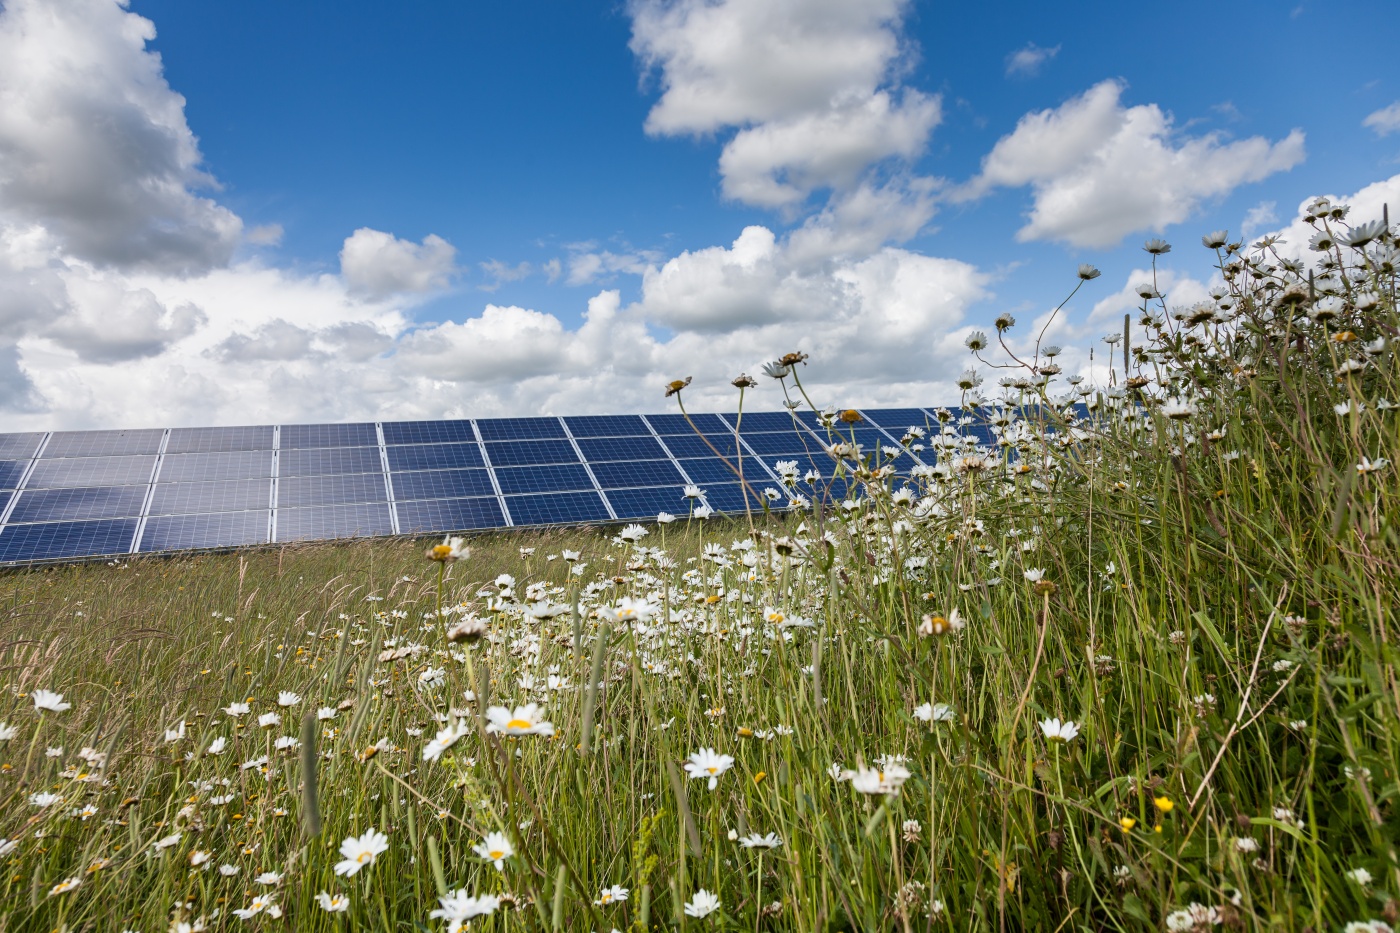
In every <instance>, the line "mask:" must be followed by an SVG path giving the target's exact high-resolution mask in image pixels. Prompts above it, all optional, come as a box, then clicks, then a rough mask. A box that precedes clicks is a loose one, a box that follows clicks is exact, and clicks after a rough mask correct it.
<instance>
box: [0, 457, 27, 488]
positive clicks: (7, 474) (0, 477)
mask: <svg viewBox="0 0 1400 933" xmlns="http://www.w3.org/2000/svg"><path fill="white" fill-rule="evenodd" d="M27 469H29V461H28V460H0V489H14V488H15V487H16V486H18V485H19V478H20V477H21V476H23V475H24V471H25V470H27Z"/></svg>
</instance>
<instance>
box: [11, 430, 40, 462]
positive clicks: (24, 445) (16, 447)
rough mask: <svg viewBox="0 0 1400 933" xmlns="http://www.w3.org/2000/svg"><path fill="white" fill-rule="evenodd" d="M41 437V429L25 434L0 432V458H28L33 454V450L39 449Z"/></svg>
mask: <svg viewBox="0 0 1400 933" xmlns="http://www.w3.org/2000/svg"><path fill="white" fill-rule="evenodd" d="M43 439H44V434H43V432H42V431H32V432H29V433H27V434H0V459H4V460H28V459H29V458H30V457H33V456H34V451H36V450H38V449H39V442H40V441H42V440H43Z"/></svg>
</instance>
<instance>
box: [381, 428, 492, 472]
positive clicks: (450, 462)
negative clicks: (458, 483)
mask: <svg viewBox="0 0 1400 933" xmlns="http://www.w3.org/2000/svg"><path fill="white" fill-rule="evenodd" d="M386 437H387V434H386ZM385 451H386V452H387V453H388V454H389V469H391V470H440V469H448V468H451V467H479V466H485V465H486V461H484V460H482V459H481V447H480V446H478V445H477V443H476V442H475V441H472V442H471V443H470V444H413V445H410V446H402V447H387V448H385Z"/></svg>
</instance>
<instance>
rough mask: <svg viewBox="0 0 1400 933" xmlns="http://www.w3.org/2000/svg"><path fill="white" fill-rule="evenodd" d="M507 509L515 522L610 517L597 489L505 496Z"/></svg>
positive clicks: (584, 520)
mask: <svg viewBox="0 0 1400 933" xmlns="http://www.w3.org/2000/svg"><path fill="white" fill-rule="evenodd" d="M506 508H508V509H510V517H511V518H512V519H513V520H514V521H515V523H516V524H517V525H558V524H563V523H566V522H605V521H608V520H609V518H610V517H611V516H609V515H608V510H607V508H606V507H604V505H603V500H602V499H600V498H598V494H597V493H596V492H560V493H549V494H545V495H539V496H507V497H506Z"/></svg>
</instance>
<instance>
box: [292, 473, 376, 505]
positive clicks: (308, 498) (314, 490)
mask: <svg viewBox="0 0 1400 933" xmlns="http://www.w3.org/2000/svg"><path fill="white" fill-rule="evenodd" d="M388 499H389V493H388V491H387V490H386V489H385V488H384V474H383V473H336V474H328V475H323V476H284V477H282V478H281V479H279V480H278V481H277V507H278V508H279V509H295V508H300V507H302V506H308V505H344V504H348V503H353V502H387V501H388Z"/></svg>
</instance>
